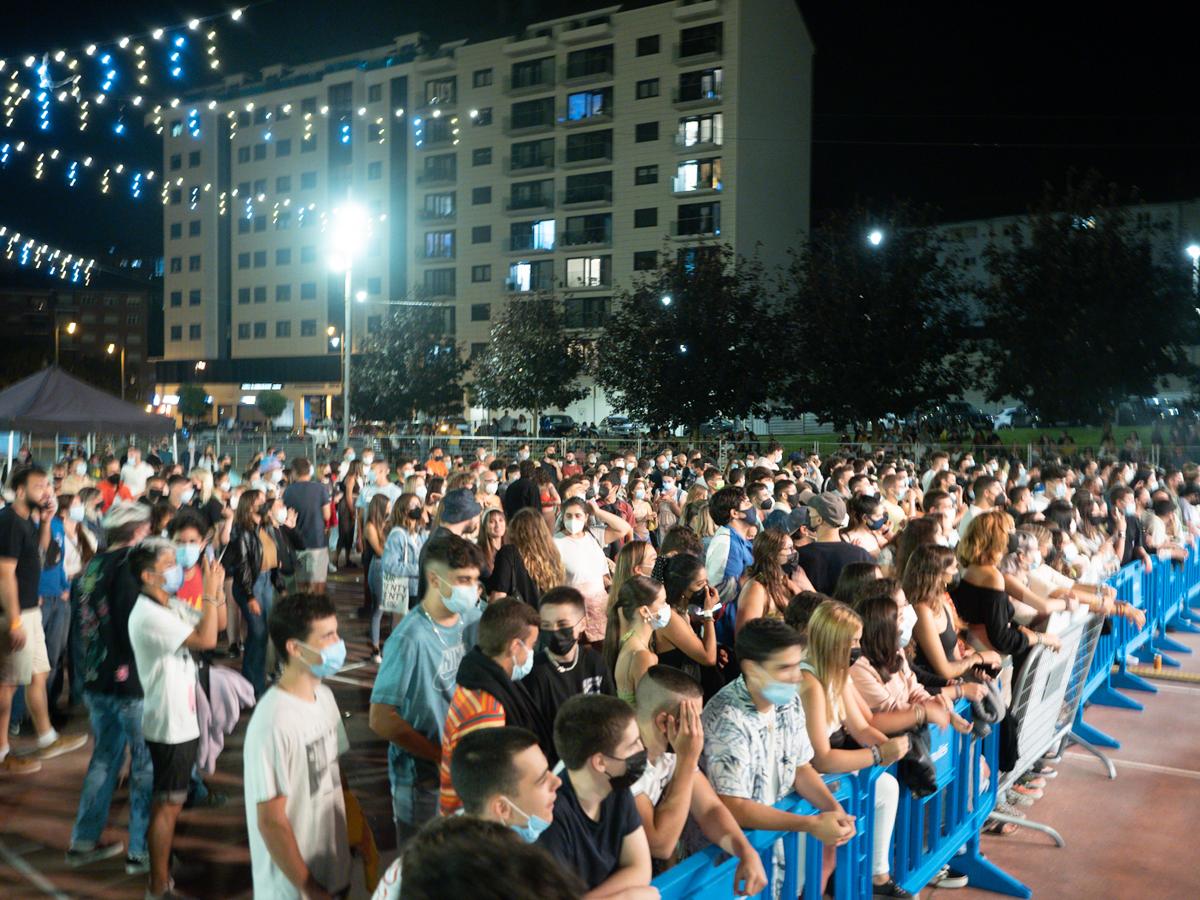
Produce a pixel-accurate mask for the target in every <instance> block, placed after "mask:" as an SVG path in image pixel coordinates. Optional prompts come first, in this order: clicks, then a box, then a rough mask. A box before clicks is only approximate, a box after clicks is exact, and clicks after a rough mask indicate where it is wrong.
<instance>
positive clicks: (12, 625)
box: [8, 616, 25, 631]
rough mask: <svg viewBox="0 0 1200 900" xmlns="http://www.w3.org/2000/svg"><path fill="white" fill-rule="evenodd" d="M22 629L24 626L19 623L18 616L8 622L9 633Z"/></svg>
mask: <svg viewBox="0 0 1200 900" xmlns="http://www.w3.org/2000/svg"><path fill="white" fill-rule="evenodd" d="M24 627H25V624H24V623H23V622H22V621H21V617H20V616H17V617H16V618H14V619H13V620H12V621H10V622H9V623H8V630H9V631H16V630H17V629H18V628H24Z"/></svg>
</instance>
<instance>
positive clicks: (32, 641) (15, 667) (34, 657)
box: [0, 607, 50, 685]
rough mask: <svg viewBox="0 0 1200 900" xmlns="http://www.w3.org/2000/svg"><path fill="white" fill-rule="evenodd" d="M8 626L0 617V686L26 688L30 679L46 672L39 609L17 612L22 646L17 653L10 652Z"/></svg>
mask: <svg viewBox="0 0 1200 900" xmlns="http://www.w3.org/2000/svg"><path fill="white" fill-rule="evenodd" d="M8 624H9V620H8V617H7V616H0V684H22V685H24V684H29V682H31V681H32V680H33V676H34V675H39V674H44V673H46V672H49V671H50V656H49V654H47V653H46V632H45V631H44V630H43V629H42V610H41V607H35V608H34V609H23V610H21V627H22V630H23V631H24V632H25V646H24V647H22V648H21V649H20V650H13V649H12V644H11V642H10V636H9V628H8Z"/></svg>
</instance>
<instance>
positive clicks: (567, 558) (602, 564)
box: [554, 530, 608, 586]
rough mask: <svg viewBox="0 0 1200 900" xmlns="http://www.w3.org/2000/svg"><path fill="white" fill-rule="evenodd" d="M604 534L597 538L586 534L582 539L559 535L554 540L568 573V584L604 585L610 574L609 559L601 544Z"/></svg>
mask: <svg viewBox="0 0 1200 900" xmlns="http://www.w3.org/2000/svg"><path fill="white" fill-rule="evenodd" d="M602 540H604V536H603V534H601V536H600V537H599V539H596V538H595V530H593V531H592V534H587V533H586V532H585V533H584V534H583V535H581V536H580V537H568V536H566V535H564V534H559V535H557V536H556V537H555V538H554V545H555V546H556V547H557V548H558V555H559V556H561V557H562V561H563V568H564V569H565V570H566V573H567V583H568V584H571V585H574V586H578V585H581V584H596V583H597V582H600V583H603V581H604V576H605V575H607V574H608V558H607V557H606V556H605V555H604V547H603V545H602V544H601V543H600V542H601V541H602Z"/></svg>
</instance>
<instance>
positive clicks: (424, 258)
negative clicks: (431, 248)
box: [416, 247, 454, 265]
mask: <svg viewBox="0 0 1200 900" xmlns="http://www.w3.org/2000/svg"><path fill="white" fill-rule="evenodd" d="M416 257H417V262H423V263H429V264H431V265H436V264H438V263H452V262H454V252H453V251H451V252H450V253H445V252H444V251H439V253H437V254H435V255H433V256H430V255H429V254H427V253H426V252H425V248H424V247H417V252H416Z"/></svg>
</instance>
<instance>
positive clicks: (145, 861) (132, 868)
mask: <svg viewBox="0 0 1200 900" xmlns="http://www.w3.org/2000/svg"><path fill="white" fill-rule="evenodd" d="M149 872H150V855H149V854H146V855H145V856H132V855H130V856H126V857H125V874H126V875H147V874H149Z"/></svg>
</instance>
